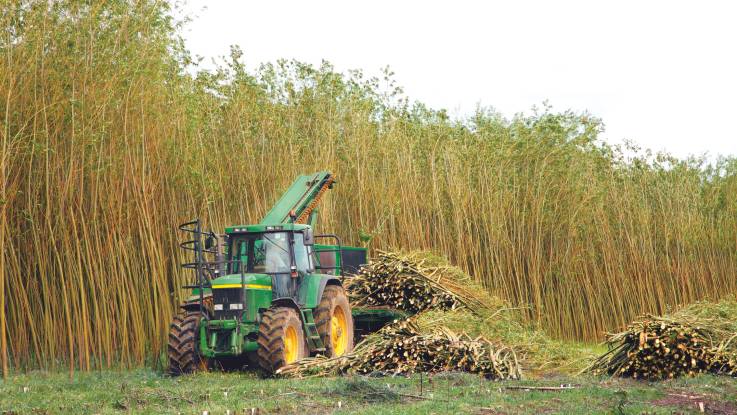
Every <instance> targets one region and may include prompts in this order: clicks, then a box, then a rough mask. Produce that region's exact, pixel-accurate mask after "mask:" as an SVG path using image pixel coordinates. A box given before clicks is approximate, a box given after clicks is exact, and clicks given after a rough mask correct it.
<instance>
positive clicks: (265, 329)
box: [257, 307, 307, 374]
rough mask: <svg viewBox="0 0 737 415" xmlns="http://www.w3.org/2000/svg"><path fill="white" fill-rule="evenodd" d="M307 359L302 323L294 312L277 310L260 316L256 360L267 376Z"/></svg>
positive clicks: (288, 309)
mask: <svg viewBox="0 0 737 415" xmlns="http://www.w3.org/2000/svg"><path fill="white" fill-rule="evenodd" d="M306 356H307V344H306V341H305V334H304V330H302V320H301V319H300V318H299V314H297V311H296V310H295V309H293V308H289V307H274V308H270V309H268V310H266V311H265V312H264V314H263V315H262V316H261V324H260V325H259V328H258V352H257V360H258V364H259V366H261V369H263V370H264V371H265V372H266V373H269V374H270V373H274V372H276V371H277V370H278V369H279V368H281V367H282V366H286V365H288V364H291V363H294V362H296V361H298V360H300V359H302V358H304V357H306Z"/></svg>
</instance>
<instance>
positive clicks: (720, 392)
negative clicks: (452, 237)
mask: <svg viewBox="0 0 737 415" xmlns="http://www.w3.org/2000/svg"><path fill="white" fill-rule="evenodd" d="M561 384H571V385H572V386H573V387H574V389H570V390H560V391H537V390H525V389H520V387H521V386H528V387H542V386H560V385H561ZM699 402H701V403H703V405H704V411H705V412H706V413H718V414H725V413H737V380H735V379H732V378H728V377H714V376H702V377H698V378H693V379H683V380H676V381H666V382H659V383H652V384H651V383H643V382H636V381H627V380H610V379H596V378H580V377H556V378H550V379H545V380H535V381H515V382H512V381H510V382H492V381H486V380H483V379H480V378H478V377H476V376H472V375H467V374H456V373H451V374H442V375H436V376H434V377H432V378H430V379H428V378H427V377H423V378H422V382H421V381H420V377H419V376H415V377H412V378H391V377H381V378H356V377H346V378H323V379H300V380H298V379H260V378H259V377H258V376H257V375H255V374H253V373H206V374H200V375H195V376H184V377H180V378H171V377H167V376H163V375H161V374H159V373H156V372H154V371H151V370H135V371H102V372H89V373H77V374H75V375H74V378H73V379H71V380H70V379H69V375H68V374H67V373H52V372H31V373H28V374H25V375H16V376H11V377H10V378H8V379H7V380H6V381H2V382H1V383H0V413H2V414H26V413H32V414H56V413H92V414H96V413H100V414H110V413H182V414H192V413H198V414H200V413H203V411H208V412H209V414H211V415H212V414H226V413H228V412H227V411H230V413H231V414H243V413H245V414H251V413H258V414H291V413H299V414H313V413H314V414H323V413H336V414H351V413H361V414H432V413H436V414H447V413H472V414H536V413H562V414H590V413H600V414H622V413H624V414H642V413H647V414H673V413H677V414H681V413H699Z"/></svg>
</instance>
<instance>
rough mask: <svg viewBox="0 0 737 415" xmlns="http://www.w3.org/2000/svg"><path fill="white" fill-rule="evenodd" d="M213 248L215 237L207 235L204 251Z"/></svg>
mask: <svg viewBox="0 0 737 415" xmlns="http://www.w3.org/2000/svg"><path fill="white" fill-rule="evenodd" d="M214 246H215V237H214V236H212V235H208V236H207V238H205V249H212V248H213V247H214Z"/></svg>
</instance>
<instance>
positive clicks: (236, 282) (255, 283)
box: [212, 274, 271, 291]
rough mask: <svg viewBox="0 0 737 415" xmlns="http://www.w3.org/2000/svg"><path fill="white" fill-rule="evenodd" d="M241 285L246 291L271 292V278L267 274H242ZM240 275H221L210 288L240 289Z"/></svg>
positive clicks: (213, 281)
mask: <svg viewBox="0 0 737 415" xmlns="http://www.w3.org/2000/svg"><path fill="white" fill-rule="evenodd" d="M242 282H243V283H245V285H246V288H247V289H251V290H269V291H271V276H270V275H268V274H243V281H242ZM240 287H241V274H230V275H223V276H222V277H219V278H216V279H214V280H212V288H213V289H218V288H240Z"/></svg>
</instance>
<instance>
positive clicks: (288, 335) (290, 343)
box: [284, 326, 299, 364]
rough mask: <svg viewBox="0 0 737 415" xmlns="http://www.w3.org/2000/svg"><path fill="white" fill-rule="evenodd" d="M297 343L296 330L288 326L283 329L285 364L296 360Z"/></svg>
mask: <svg viewBox="0 0 737 415" xmlns="http://www.w3.org/2000/svg"><path fill="white" fill-rule="evenodd" d="M297 353H299V344H298V343H297V330H295V329H294V327H292V326H289V327H287V329H286V330H285V331H284V361H285V362H286V363H287V364H290V363H294V362H295V361H297Z"/></svg>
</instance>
